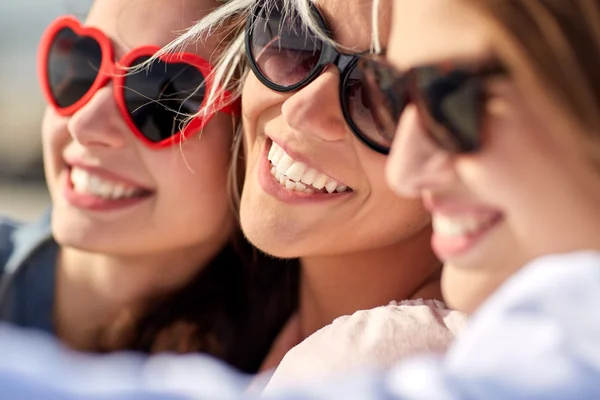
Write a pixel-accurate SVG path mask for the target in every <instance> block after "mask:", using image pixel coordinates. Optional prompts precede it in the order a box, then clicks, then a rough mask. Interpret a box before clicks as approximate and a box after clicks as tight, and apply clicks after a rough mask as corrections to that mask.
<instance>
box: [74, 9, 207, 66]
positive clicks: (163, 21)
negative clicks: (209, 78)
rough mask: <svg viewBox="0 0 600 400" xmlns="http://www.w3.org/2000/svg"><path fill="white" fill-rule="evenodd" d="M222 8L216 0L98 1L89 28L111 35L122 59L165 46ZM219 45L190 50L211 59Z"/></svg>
mask: <svg viewBox="0 0 600 400" xmlns="http://www.w3.org/2000/svg"><path fill="white" fill-rule="evenodd" d="M217 5H218V3H217V1H216V0H96V1H94V5H93V6H92V9H91V10H90V13H89V15H88V18H87V20H86V25H89V26H94V27H97V28H99V29H100V30H102V31H103V32H104V33H105V34H107V35H108V36H109V37H110V38H111V39H112V40H113V42H114V43H115V53H116V56H117V57H119V56H121V55H122V54H124V53H125V52H127V51H128V50H130V49H132V48H134V47H138V46H143V45H156V46H161V47H162V46H165V45H167V44H168V43H170V42H171V41H172V40H174V39H175V38H177V37H178V35H179V34H181V33H182V31H183V30H184V29H186V28H189V27H190V26H191V25H192V24H193V23H194V22H195V21H197V20H199V19H201V18H203V17H204V16H205V15H207V14H208V13H209V12H210V11H211V10H212V9H214V8H215V7H216V6H217ZM215 45H216V41H215V40H213V41H208V42H207V43H206V49H204V48H203V46H198V49H196V46H190V47H189V48H188V49H187V50H188V51H191V52H195V53H200V54H201V55H202V56H204V57H205V58H206V57H207V56H208V55H210V53H211V52H212V49H214V46H215Z"/></svg>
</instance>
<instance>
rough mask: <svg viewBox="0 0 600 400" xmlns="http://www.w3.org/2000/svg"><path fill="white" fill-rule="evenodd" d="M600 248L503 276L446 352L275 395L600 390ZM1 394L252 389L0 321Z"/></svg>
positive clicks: (238, 395)
mask: <svg viewBox="0 0 600 400" xmlns="http://www.w3.org/2000/svg"><path fill="white" fill-rule="evenodd" d="M599 304H600V253H599V252H595V251H590V252H579V253H573V254H567V255H559V256H548V257H544V258H542V259H539V260H537V261H535V262H533V263H531V264H530V265H528V266H526V267H525V268H524V269H522V270H521V271H520V272H518V273H517V274H516V275H515V276H514V277H513V278H511V279H510V280H509V281H507V282H506V283H505V284H504V285H503V286H502V287H501V288H500V290H498V292H497V293H496V294H494V295H493V296H492V297H491V298H490V299H489V300H488V301H487V302H486V303H485V304H484V305H483V306H482V307H481V309H480V310H478V312H477V313H476V315H474V316H473V317H472V319H471V321H470V322H469V326H468V327H467V328H466V329H465V330H464V331H463V332H462V333H461V334H460V336H459V337H458V338H457V339H456V340H455V342H454V343H453V344H452V346H451V347H450V349H449V351H448V352H447V353H446V355H445V356H443V357H441V356H428V357H423V356H422V357H417V358H414V359H411V360H405V361H403V362H400V363H399V364H398V365H397V366H395V367H393V368H392V369H391V370H390V371H388V372H385V373H381V372H377V371H364V370H363V371H361V372H357V373H346V374H343V376H340V377H338V378H336V379H334V380H330V381H328V382H324V383H319V384H316V383H314V384H310V385H305V386H304V387H302V388H296V389H286V390H283V391H281V392H279V391H278V393H276V394H274V395H273V397H272V396H268V398H275V399H281V400H292V399H313V400H316V399H345V400H352V399H373V400H379V399H381V400H383V399H388V400H389V399H449V400H453V399H490V400H495V399H498V400H500V399H502V400H505V399H514V400H521V399H523V400H525V399H533V398H535V399H548V400H558V399H561V400H562V399H600V313H599V312H598V305H599ZM0 355H1V356H0V397H1V398H3V399H45V400H67V399H69V400H71V399H73V400H75V399H77V400H100V399H102V400H117V399H119V400H124V399H128V400H142V399H144V400H176V399H180V400H183V399H186V400H190V399H210V400H215V399H219V400H224V399H242V398H245V399H251V398H253V397H252V396H250V395H247V394H246V395H244V394H243V393H242V391H243V390H244V389H245V387H246V384H247V382H248V381H247V379H243V378H242V377H240V376H239V375H236V374H234V373H232V372H231V371H228V370H227V369H226V368H224V367H223V366H222V364H220V363H218V362H215V361H214V360H211V359H208V358H205V357H202V356H183V357H175V356H171V357H168V356H159V357H151V358H150V359H143V358H141V357H135V356H131V355H127V354H126V355H113V356H103V357H94V356H82V355H77V354H75V353H73V352H70V351H67V350H66V349H64V348H63V347H61V346H59V345H57V343H56V342H55V341H53V340H52V339H51V338H50V337H39V336H36V335H33V334H28V333H22V332H21V331H19V330H17V329H14V328H8V327H4V328H2V329H0Z"/></svg>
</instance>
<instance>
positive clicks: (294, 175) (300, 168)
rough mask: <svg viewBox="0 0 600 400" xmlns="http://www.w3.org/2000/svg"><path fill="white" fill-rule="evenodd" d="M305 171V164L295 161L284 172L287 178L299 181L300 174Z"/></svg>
mask: <svg viewBox="0 0 600 400" xmlns="http://www.w3.org/2000/svg"><path fill="white" fill-rule="evenodd" d="M305 171H306V164H304V163H301V162H295V163H293V164H292V166H291V167H289V168H288V169H287V171H285V174H286V175H287V176H288V178H290V179H293V180H294V181H296V182H299V181H300V179H301V178H302V176H303V175H304V172H305Z"/></svg>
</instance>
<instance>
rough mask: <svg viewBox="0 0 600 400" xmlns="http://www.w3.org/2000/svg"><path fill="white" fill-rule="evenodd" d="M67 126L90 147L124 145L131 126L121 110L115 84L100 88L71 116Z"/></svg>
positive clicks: (74, 135)
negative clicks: (114, 90)
mask: <svg viewBox="0 0 600 400" xmlns="http://www.w3.org/2000/svg"><path fill="white" fill-rule="evenodd" d="M67 129H68V130H69V133H70V134H71V137H72V138H73V140H74V141H76V142H78V143H80V144H82V145H84V146H86V147H88V146H99V147H122V146H123V145H124V144H125V141H126V135H128V134H129V133H130V132H129V128H128V127H127V125H126V123H125V121H124V120H123V118H122V117H121V114H120V113H119V108H118V106H117V103H116V101H115V99H114V96H113V92H112V86H111V85H109V86H105V87H103V88H101V89H99V90H98V91H97V92H96V93H95V94H94V96H93V97H92V98H91V99H90V100H89V101H88V102H87V103H86V104H85V105H83V106H82V107H81V108H80V109H79V110H77V111H76V112H75V114H73V115H72V116H71V118H70V119H69V122H68V124H67Z"/></svg>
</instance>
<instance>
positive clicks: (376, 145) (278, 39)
mask: <svg viewBox="0 0 600 400" xmlns="http://www.w3.org/2000/svg"><path fill="white" fill-rule="evenodd" d="M312 12H313V13H314V14H313V15H314V18H315V20H316V21H317V23H318V24H319V26H320V28H321V30H322V31H323V32H329V31H328V29H327V25H326V24H325V20H324V18H323V16H322V15H321V14H320V13H319V11H318V10H317V8H316V7H314V6H312ZM245 41H246V54H247V55H248V59H249V62H250V67H251V68H252V71H253V72H254V74H255V75H256V77H257V78H258V79H259V80H260V81H261V82H262V83H263V84H264V85H265V86H267V87H268V88H269V89H271V90H275V91H277V92H290V91H294V90H298V89H300V88H302V87H304V86H306V85H308V84H309V83H310V82H312V81H313V80H314V79H316V78H317V76H319V75H320V74H321V73H322V72H323V70H324V69H325V67H326V66H327V65H330V64H332V65H335V66H336V67H337V68H338V69H339V71H340V77H341V79H340V89H339V90H340V103H341V106H342V112H343V115H344V118H345V120H346V122H347V123H348V125H349V126H350V129H351V130H352V132H353V133H354V134H355V135H356V136H357V137H358V138H359V139H360V140H361V141H363V142H364V143H365V144H366V145H367V146H369V147H370V148H372V149H373V150H375V151H378V152H380V153H383V154H387V153H388V151H389V146H387V145H386V143H385V141H382V140H381V139H380V136H381V134H380V133H378V131H377V129H378V128H377V125H376V123H375V120H374V117H373V110H372V109H371V105H372V103H369V102H368V98H366V97H365V96H364V93H363V90H362V82H363V77H362V72H361V70H360V69H358V68H357V65H358V60H359V58H360V54H345V53H341V52H340V51H338V50H337V49H336V48H335V47H334V46H333V45H332V44H331V43H329V42H327V41H324V40H322V39H320V38H319V37H318V36H317V35H316V33H314V32H312V31H311V30H310V29H308V27H306V26H305V25H303V23H302V21H301V20H300V18H295V17H294V16H287V17H286V18H284V17H283V16H282V13H281V11H280V10H279V9H278V8H268V9H267V8H266V7H264V6H259V7H258V8H257V11H256V12H255V13H254V14H253V15H252V16H251V17H249V18H248V20H247V22H246V37H245Z"/></svg>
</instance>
